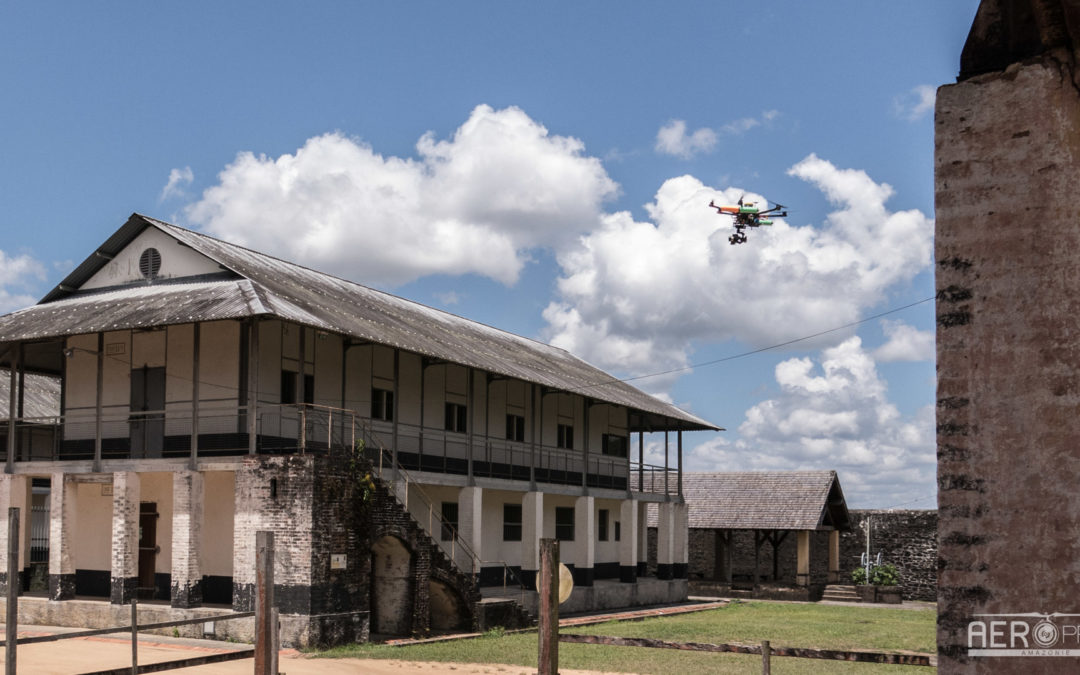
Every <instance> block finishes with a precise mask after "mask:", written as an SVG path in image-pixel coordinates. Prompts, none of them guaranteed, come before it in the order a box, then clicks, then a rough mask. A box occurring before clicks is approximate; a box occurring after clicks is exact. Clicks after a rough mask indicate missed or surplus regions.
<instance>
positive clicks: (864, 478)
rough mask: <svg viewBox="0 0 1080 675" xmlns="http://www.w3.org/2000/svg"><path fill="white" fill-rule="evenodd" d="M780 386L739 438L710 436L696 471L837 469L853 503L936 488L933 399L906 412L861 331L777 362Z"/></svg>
mask: <svg viewBox="0 0 1080 675" xmlns="http://www.w3.org/2000/svg"><path fill="white" fill-rule="evenodd" d="M775 374H776V382H777V384H778V385H779V387H780V393H779V394H778V395H777V396H775V397H774V398H770V399H768V400H765V401H762V402H760V403H758V404H756V405H754V406H753V407H751V408H750V409H749V410H747V411H746V417H745V420H744V421H743V422H742V423H741V424H740V425H739V429H738V431H739V437H738V438H737V439H736V440H734V441H732V440H729V439H721V438H716V439H711V440H709V441H707V442H705V443H703V444H701V445H699V446H697V447H696V448H694V449H693V450H691V452H690V453H689V457H688V464H690V466H691V467H692V468H693V469H695V470H728V469H730V467H732V466H739V467H740V468H746V469H756V470H792V469H836V470H837V472H838V473H839V475H840V483H841V485H842V487H843V488H844V492H845V495H846V497H847V501H848V504H849V506H851V507H853V508H867V507H889V506H894V505H899V504H902V503H907V502H909V501H911V500H913V499H915V498H919V497H924V496H926V495H927V493H928V492H930V491H932V487H928V486H932V485H933V484H934V475H935V471H936V466H937V465H936V457H935V437H934V411H933V408H932V406H926V407H924V408H922V409H920V410H919V411H918V412H917V413H916V414H915V415H913V416H910V417H905V416H903V415H901V414H900V412H899V411H898V410H897V408H896V406H895V405H893V404H892V403H891V402H890V401H889V397H888V391H887V387H886V384H885V382H884V380H882V379H881V377H880V376H879V375H878V373H877V368H876V366H875V363H874V360H873V358H872V356H871V355H870V354H869V353H868V352H867V351H866V350H865V349H864V348H863V346H862V342H861V340H860V339H859V338H858V337H851V338H849V339H847V340H845V341H844V342H842V343H841V344H839V345H837V346H836V347H832V348H829V349H826V350H824V351H823V352H822V354H821V357H820V359H818V360H817V362H815V361H814V360H811V359H808V358H799V359H788V360H786V361H783V362H781V363H779V364H777V366H776V371H775Z"/></svg>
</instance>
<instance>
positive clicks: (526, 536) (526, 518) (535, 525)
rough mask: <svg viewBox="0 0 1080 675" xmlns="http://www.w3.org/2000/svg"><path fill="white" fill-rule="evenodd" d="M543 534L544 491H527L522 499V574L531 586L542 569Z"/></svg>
mask: <svg viewBox="0 0 1080 675" xmlns="http://www.w3.org/2000/svg"><path fill="white" fill-rule="evenodd" d="M543 536H544V493H543V492H526V493H525V497H524V498H523V499H522V500H521V576H522V577H523V579H522V580H523V581H524V582H525V584H526V585H527V586H529V587H532V586H534V585H535V584H536V572H537V571H538V570H539V569H540V537H543ZM533 590H535V589H533Z"/></svg>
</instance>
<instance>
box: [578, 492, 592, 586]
mask: <svg viewBox="0 0 1080 675" xmlns="http://www.w3.org/2000/svg"><path fill="white" fill-rule="evenodd" d="M574 548H576V549H577V556H576V557H575V560H574V584H576V585H579V586H592V585H593V566H594V565H595V564H596V500H595V498H593V497H578V498H577V499H576V500H575V501H574Z"/></svg>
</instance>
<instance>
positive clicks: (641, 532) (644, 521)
mask: <svg viewBox="0 0 1080 675" xmlns="http://www.w3.org/2000/svg"><path fill="white" fill-rule="evenodd" d="M648 573H649V503H648V502H638V503H637V575H638V576H639V577H643V576H645V575H646V574H648Z"/></svg>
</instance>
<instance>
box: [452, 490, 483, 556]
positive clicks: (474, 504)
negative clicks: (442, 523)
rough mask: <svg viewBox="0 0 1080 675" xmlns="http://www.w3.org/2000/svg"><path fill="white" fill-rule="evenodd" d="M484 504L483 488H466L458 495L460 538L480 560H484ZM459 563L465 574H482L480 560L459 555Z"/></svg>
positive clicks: (463, 553) (462, 553)
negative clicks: (482, 542) (482, 540)
mask: <svg viewBox="0 0 1080 675" xmlns="http://www.w3.org/2000/svg"><path fill="white" fill-rule="evenodd" d="M483 502H484V489H483V488H478V487H464V488H461V491H460V492H459V493H458V537H459V538H460V539H461V540H462V541H464V542H465V545H466V546H468V547H469V548H470V549H472V552H473V554H474V555H475V556H476V557H477V558H480V559H482V558H483V552H482V551H481V533H482V532H483V523H482V518H483V515H482V514H483V509H482V507H483ZM457 563H458V567H460V568H461V569H462V570H463V571H465V572H471V573H472V574H480V560H473V559H471V558H470V556H469V555H468V553H465V552H461V553H459V554H458V559H457Z"/></svg>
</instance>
